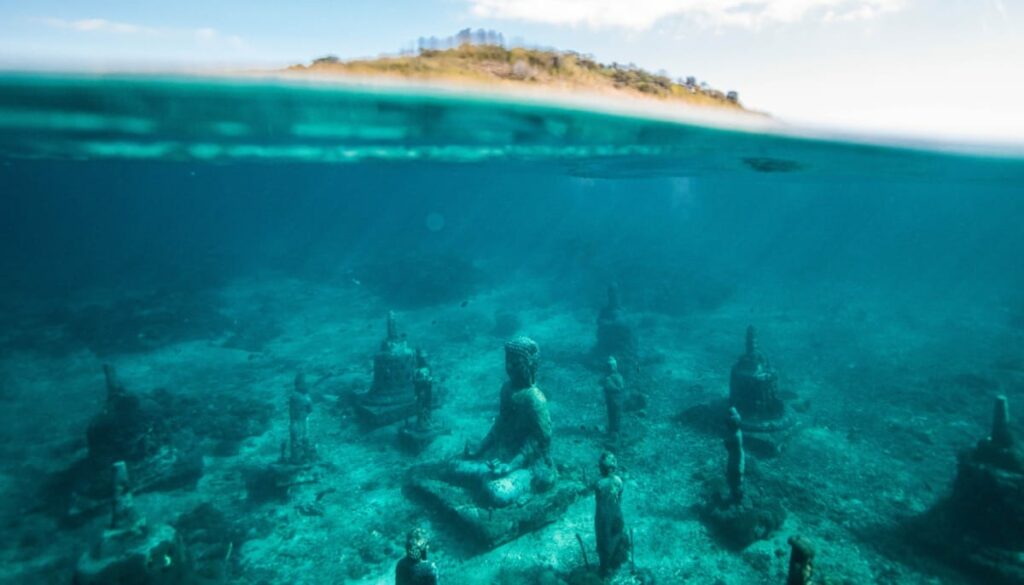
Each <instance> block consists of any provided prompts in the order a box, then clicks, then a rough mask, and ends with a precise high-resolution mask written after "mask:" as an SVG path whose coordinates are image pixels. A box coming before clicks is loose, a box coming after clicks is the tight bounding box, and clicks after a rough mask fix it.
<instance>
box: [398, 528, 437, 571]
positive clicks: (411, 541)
mask: <svg viewBox="0 0 1024 585" xmlns="http://www.w3.org/2000/svg"><path fill="white" fill-rule="evenodd" d="M429 546H430V543H429V542H428V541H427V533H426V532H424V531H423V529H421V528H413V529H412V530H410V531H409V534H408V536H406V538H405V556H404V557H402V560H400V561H398V564H397V565H395V585H437V581H438V579H437V565H435V564H434V562H433V561H430V560H427V550H428V548H429Z"/></svg>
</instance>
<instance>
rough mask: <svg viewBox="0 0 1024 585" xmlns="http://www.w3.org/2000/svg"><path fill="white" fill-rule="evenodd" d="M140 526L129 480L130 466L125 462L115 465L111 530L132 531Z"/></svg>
mask: <svg viewBox="0 0 1024 585" xmlns="http://www.w3.org/2000/svg"><path fill="white" fill-rule="evenodd" d="M138 524H139V516H138V514H136V512H135V502H134V500H133V499H132V489H131V481H130V480H129V479H128V465H127V464H125V462H124V461H118V462H117V463H114V498H113V506H112V510H111V514H110V529H111V530H131V529H134V528H135V527H136V526H138Z"/></svg>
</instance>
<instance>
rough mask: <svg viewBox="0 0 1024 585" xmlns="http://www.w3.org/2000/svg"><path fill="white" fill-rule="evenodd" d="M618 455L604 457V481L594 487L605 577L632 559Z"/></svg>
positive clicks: (599, 551)
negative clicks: (623, 513)
mask: <svg viewBox="0 0 1024 585" xmlns="http://www.w3.org/2000/svg"><path fill="white" fill-rule="evenodd" d="M618 467H619V465H618V462H617V461H616V459H615V455H613V454H612V453H609V452H605V453H603V454H602V455H601V460H600V461H599V462H598V468H599V469H600V471H601V479H599V480H597V485H595V486H594V501H595V510H594V532H595V533H596V535H597V558H598V562H599V568H600V572H601V576H602V577H607V576H609V575H611V574H612V573H614V572H615V571H616V570H617V569H618V568H619V567H621V566H622V565H623V563H625V562H626V560H628V558H629V548H630V542H629V537H628V536H627V535H626V521H625V520H624V519H623V517H622V489H623V483H622V478H620V477H619V476H618V475H616V473H615V472H616V471H617V470H618Z"/></svg>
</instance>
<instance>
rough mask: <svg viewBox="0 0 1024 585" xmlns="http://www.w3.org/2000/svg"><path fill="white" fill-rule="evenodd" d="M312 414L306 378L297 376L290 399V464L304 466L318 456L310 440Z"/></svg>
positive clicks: (300, 375)
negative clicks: (309, 422) (310, 416)
mask: <svg viewBox="0 0 1024 585" xmlns="http://www.w3.org/2000/svg"><path fill="white" fill-rule="evenodd" d="M312 413H313V401H312V400H311V399H310V397H309V387H308V386H307V385H306V377H305V375H303V374H301V373H299V374H296V376H295V387H294V389H293V390H292V393H291V395H290V396H289V397H288V419H289V422H288V435H289V447H290V451H291V452H290V457H289V463H294V464H297V465H303V464H306V463H309V462H311V461H312V460H313V459H314V457H315V456H316V447H314V446H313V443H312V442H311V441H310V440H309V425H308V421H309V415H310V414H312Z"/></svg>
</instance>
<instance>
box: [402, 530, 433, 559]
mask: <svg viewBox="0 0 1024 585" xmlns="http://www.w3.org/2000/svg"><path fill="white" fill-rule="evenodd" d="M429 547H430V542H429V541H428V540H427V532H426V531H425V530H423V529H422V528H413V529H412V530H410V531H409V534H407V535H406V536H405V556H407V557H409V558H410V559H415V560H417V561H421V560H424V559H426V558H427V549H428V548H429Z"/></svg>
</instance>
